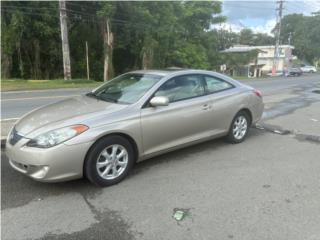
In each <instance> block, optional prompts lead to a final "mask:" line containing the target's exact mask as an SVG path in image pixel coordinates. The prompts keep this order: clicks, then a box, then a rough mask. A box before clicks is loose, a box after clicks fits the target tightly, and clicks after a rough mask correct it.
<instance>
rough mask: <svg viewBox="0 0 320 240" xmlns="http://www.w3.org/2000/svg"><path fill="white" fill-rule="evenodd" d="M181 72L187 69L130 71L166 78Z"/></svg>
mask: <svg viewBox="0 0 320 240" xmlns="http://www.w3.org/2000/svg"><path fill="white" fill-rule="evenodd" d="M182 70H187V69H183V68H168V69H164V70H152V69H150V70H136V71H132V72H130V73H139V74H155V75H160V76H166V75H169V74H172V73H174V72H178V71H182ZM188 70H189V69H188Z"/></svg>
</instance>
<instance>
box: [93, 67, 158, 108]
mask: <svg viewBox="0 0 320 240" xmlns="http://www.w3.org/2000/svg"><path fill="white" fill-rule="evenodd" d="M161 78H162V76H160V75H154V74H140V73H128V74H124V75H121V76H119V77H117V78H114V79H113V80H111V81H109V82H107V83H105V84H103V85H102V86H101V87H99V88H98V89H96V90H95V91H94V92H91V93H89V94H87V95H88V96H93V97H96V98H98V99H101V100H103V101H107V102H115V103H123V104H131V103H135V102H136V101H138V100H139V99H140V98H141V97H142V96H143V95H144V94H145V93H146V92H147V91H148V90H149V89H150V88H151V87H152V86H153V85H154V84H155V83H157V82H158V81H159V80H160V79H161Z"/></svg>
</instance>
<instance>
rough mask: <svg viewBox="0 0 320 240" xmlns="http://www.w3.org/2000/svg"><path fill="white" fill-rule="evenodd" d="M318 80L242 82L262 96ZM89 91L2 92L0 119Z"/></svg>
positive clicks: (310, 77)
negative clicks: (255, 89)
mask: <svg viewBox="0 0 320 240" xmlns="http://www.w3.org/2000/svg"><path fill="white" fill-rule="evenodd" d="M318 80H319V75H318V74H311V75H304V76H301V77H292V78H286V77H282V78H278V77H277V78H272V79H271V78H269V79H264V80H263V79H259V80H248V81H244V82H245V83H246V84H248V85H251V86H253V87H255V88H257V89H259V90H261V91H262V92H263V94H264V95H269V94H272V93H276V92H279V91H281V90H285V89H289V88H293V87H298V86H303V85H305V84H306V83H314V82H317V81H318ZM90 90H91V89H57V90H38V91H22V92H3V93H2V96H1V101H2V109H1V110H2V111H1V119H2V120H4V119H11V118H19V117H21V116H22V115H23V114H25V113H27V112H29V111H31V110H33V109H35V108H38V107H41V106H44V105H47V104H50V103H53V102H56V101H59V100H62V99H65V98H67V97H70V96H76V95H80V94H84V93H87V92H89V91H90Z"/></svg>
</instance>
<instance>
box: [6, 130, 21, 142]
mask: <svg viewBox="0 0 320 240" xmlns="http://www.w3.org/2000/svg"><path fill="white" fill-rule="evenodd" d="M21 138H22V136H21V135H19V134H18V132H17V130H16V129H15V128H13V129H12V131H11V134H10V136H9V143H10V144H11V145H15V144H16V143H17V142H19V141H20V139H21Z"/></svg>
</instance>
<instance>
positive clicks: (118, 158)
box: [96, 144, 128, 180]
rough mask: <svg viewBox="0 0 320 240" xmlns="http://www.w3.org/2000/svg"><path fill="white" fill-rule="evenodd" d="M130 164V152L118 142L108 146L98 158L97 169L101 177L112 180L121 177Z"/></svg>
mask: <svg viewBox="0 0 320 240" xmlns="http://www.w3.org/2000/svg"><path fill="white" fill-rule="evenodd" d="M127 165H128V152H127V150H126V149H125V148H124V147H123V146H121V145H118V144H113V145H110V146H108V147H106V148H105V149H104V150H103V151H102V152H101V153H100V155H99V157H98V159H97V164H96V167H97V171H98V174H99V176H100V177H102V178H103V179H106V180H112V179H115V178H117V177H119V176H120V175H121V174H122V173H123V172H124V170H125V169H126V168H127Z"/></svg>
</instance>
